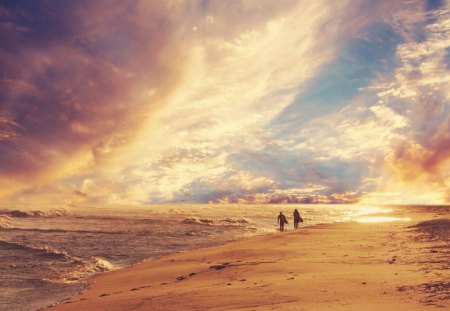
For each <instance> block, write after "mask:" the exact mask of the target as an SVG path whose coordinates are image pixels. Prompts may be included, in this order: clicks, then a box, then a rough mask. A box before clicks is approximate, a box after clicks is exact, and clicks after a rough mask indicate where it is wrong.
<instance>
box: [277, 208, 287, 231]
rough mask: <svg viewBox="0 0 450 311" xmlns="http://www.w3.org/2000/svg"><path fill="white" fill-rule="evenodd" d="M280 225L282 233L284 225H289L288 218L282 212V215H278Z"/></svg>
mask: <svg viewBox="0 0 450 311" xmlns="http://www.w3.org/2000/svg"><path fill="white" fill-rule="evenodd" d="M278 223H279V224H280V231H284V225H285V224H287V223H288V221H287V219H286V216H284V215H283V213H282V212H280V215H278Z"/></svg>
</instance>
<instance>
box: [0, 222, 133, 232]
mask: <svg viewBox="0 0 450 311" xmlns="http://www.w3.org/2000/svg"><path fill="white" fill-rule="evenodd" d="M0 229H2V227H1V218H0ZM3 229H4V230H7V231H26V232H41V233H86V234H126V233H128V232H127V231H102V230H67V229H40V228H14V227H11V226H9V227H5V228H3Z"/></svg>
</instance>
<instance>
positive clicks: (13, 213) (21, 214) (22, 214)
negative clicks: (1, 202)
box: [0, 209, 68, 218]
mask: <svg viewBox="0 0 450 311" xmlns="http://www.w3.org/2000/svg"><path fill="white" fill-rule="evenodd" d="M67 214H68V212H67V211H66V210H62V209H61V210H48V211H42V210H36V211H21V210H1V211H0V215H4V216H9V217H14V218H26V217H59V216H66V215H67Z"/></svg>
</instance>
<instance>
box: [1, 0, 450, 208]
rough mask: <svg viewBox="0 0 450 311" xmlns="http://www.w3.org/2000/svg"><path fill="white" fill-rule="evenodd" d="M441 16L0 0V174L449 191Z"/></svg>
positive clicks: (31, 187) (174, 188) (216, 190)
mask: <svg viewBox="0 0 450 311" xmlns="http://www.w3.org/2000/svg"><path fill="white" fill-rule="evenodd" d="M447 28H448V10H447V7H446V5H445V4H444V3H442V4H440V5H437V6H434V5H431V6H430V5H427V3H425V2H423V1H408V2H394V3H393V2H392V1H358V2H354V1H338V2H330V1H314V2H312V1H290V0H286V1H232V2H226V1H140V0H132V1H126V2H123V3H122V2H121V3H116V2H112V1H107V0H101V1H95V2H88V1H77V2H66V3H62V2H61V3H58V4H54V5H49V4H48V5H37V4H31V5H30V6H27V5H24V4H20V3H15V2H14V3H13V2H11V3H7V5H2V6H1V9H0V32H1V36H0V38H1V39H0V40H1V42H2V45H1V48H0V56H1V58H0V59H1V60H2V61H1V62H0V69H1V71H0V72H1V77H0V78H1V80H0V88H1V92H0V94H1V95H0V97H1V98H0V99H1V101H0V163H1V164H0V172H1V177H0V186H2V187H0V188H5V189H7V190H3V191H4V193H3V195H4V194H11V193H15V195H14V196H12V199H20V200H26V198H27V197H29V198H30V200H37V197H38V196H42V197H43V198H46V200H44V199H43V201H42V202H44V201H51V200H57V201H60V202H62V201H65V202H66V203H68V204H76V203H87V202H90V203H95V204H100V203H102V202H107V203H136V202H138V203H160V202H251V203H279V202H297V203H319V202H328V203H348V202H356V201H358V200H359V199H360V198H362V197H366V198H368V197H371V198H372V199H373V198H376V199H380V198H381V197H382V193H383V192H384V193H386V197H389V198H390V199H392V198H393V197H394V196H398V194H401V193H408V191H409V190H408V189H413V190H411V191H415V192H416V193H417V191H420V189H421V186H419V185H422V184H423V183H426V182H430V183H431V184H432V186H433V187H435V188H438V189H439V193H440V194H442V193H445V192H446V190H447V189H449V185H448V182H447V180H448V174H449V170H450V169H449V167H448V158H449V153H450V152H449V151H448V148H447V146H449V145H450V144H449V139H448V135H447V133H448V132H449V131H448V130H449V128H448V124H450V122H449V121H450V120H449V119H448V118H449V115H450V114H449V111H448V109H449V106H448V104H447V102H448V97H449V93H448V92H449V91H448V90H449V89H450V88H449V87H448V82H449V81H450V77H449V74H448V68H449V67H450V65H449V64H450V61H449V60H450V57H449V52H448V47H449V46H450V45H449V42H448V38H447V37H448V36H447V35H446V34H447V32H448V31H447V30H448V29H447ZM408 187H410V188H408ZM423 189H425V188H423ZM427 189H428V188H427ZM0 194H1V193H0ZM424 197H425V196H420V195H417V196H415V198H420V199H423V198H424ZM436 197H438V195H434V196H433V198H436Z"/></svg>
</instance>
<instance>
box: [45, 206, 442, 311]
mask: <svg viewBox="0 0 450 311" xmlns="http://www.w3.org/2000/svg"><path fill="white" fill-rule="evenodd" d="M396 216H399V217H405V216H406V215H403V214H398V215H396ZM407 216H408V217H410V218H411V220H410V221H392V222H366V223H359V222H352V223H338V224H328V225H317V226H313V227H307V228H300V229H298V230H292V229H291V228H290V227H289V230H287V231H285V232H277V233H275V234H271V235H267V236H260V237H254V238H250V239H244V240H240V241H235V242H231V243H227V244H225V245H221V246H216V247H209V248H203V249H198V250H194V251H189V252H181V253H176V254H172V255H169V256H165V257H162V258H160V259H158V260H154V261H148V262H144V263H142V264H138V265H136V266H133V267H129V268H125V269H121V270H116V271H112V272H108V273H104V274H100V275H97V276H96V277H94V278H93V279H92V287H91V288H90V289H89V290H87V291H86V292H84V293H82V294H80V295H78V296H76V297H73V298H72V299H69V300H66V301H63V302H61V303H60V304H58V305H56V306H54V307H51V308H49V310H51V311H59V310H61V311H62V310H66V311H68V310H74V311H75V310H77V311H79V310H384V311H385V310H396V311H400V310H408V311H410V310H431V309H434V308H436V307H440V308H449V307H450V281H449V280H450V270H449V266H450V260H449V256H448V255H449V250H450V242H449V231H450V220H448V219H449V218H450V217H449V216H450V215H449V213H448V209H447V208H445V209H442V210H437V211H436V212H435V213H425V212H416V213H414V214H410V213H408V214H407ZM289 226H291V224H289Z"/></svg>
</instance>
